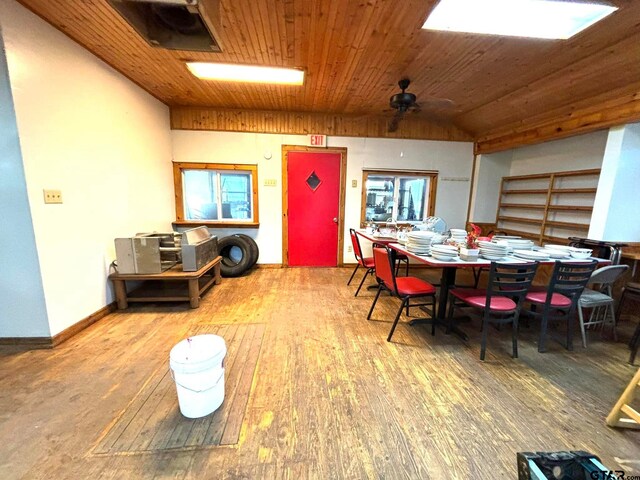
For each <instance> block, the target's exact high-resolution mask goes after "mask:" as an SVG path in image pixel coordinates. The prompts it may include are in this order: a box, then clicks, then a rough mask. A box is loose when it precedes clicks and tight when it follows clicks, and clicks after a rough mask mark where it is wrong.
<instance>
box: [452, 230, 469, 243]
mask: <svg viewBox="0 0 640 480" xmlns="http://www.w3.org/2000/svg"><path fill="white" fill-rule="evenodd" d="M466 239H467V231H466V230H463V229H462V228H452V229H451V240H453V241H454V242H456V243H464V242H465V241H466Z"/></svg>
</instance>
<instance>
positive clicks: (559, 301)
mask: <svg viewBox="0 0 640 480" xmlns="http://www.w3.org/2000/svg"><path fill="white" fill-rule="evenodd" d="M525 298H526V300H527V301H528V302H531V303H545V302H546V301H547V290H546V289H545V290H538V291H535V292H529V293H528V294H527V296H526V297H525ZM551 306H552V307H558V308H566V307H569V306H571V299H570V298H569V297H565V296H564V295H562V294H561V293H552V294H551Z"/></svg>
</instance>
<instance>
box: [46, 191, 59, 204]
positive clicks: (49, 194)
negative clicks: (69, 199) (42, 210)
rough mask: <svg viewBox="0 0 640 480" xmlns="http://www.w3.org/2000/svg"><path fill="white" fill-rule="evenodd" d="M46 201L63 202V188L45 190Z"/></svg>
mask: <svg viewBox="0 0 640 480" xmlns="http://www.w3.org/2000/svg"><path fill="white" fill-rule="evenodd" d="M44 203H62V191H61V190H46V189H45V190H44Z"/></svg>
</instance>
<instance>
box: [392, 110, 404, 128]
mask: <svg viewBox="0 0 640 480" xmlns="http://www.w3.org/2000/svg"><path fill="white" fill-rule="evenodd" d="M403 116H404V111H403V110H398V111H397V112H396V114H395V115H394V116H393V118H392V119H391V121H390V122H389V128H388V131H389V132H390V133H392V132H395V131H397V130H398V126H399V125H400V120H402V117H403Z"/></svg>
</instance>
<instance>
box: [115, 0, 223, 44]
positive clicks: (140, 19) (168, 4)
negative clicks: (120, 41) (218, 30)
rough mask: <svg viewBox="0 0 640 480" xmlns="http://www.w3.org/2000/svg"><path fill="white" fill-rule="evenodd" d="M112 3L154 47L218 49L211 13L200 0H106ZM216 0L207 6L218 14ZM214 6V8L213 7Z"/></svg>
mask: <svg viewBox="0 0 640 480" xmlns="http://www.w3.org/2000/svg"><path fill="white" fill-rule="evenodd" d="M109 3H110V4H111V6H112V7H113V8H114V9H115V10H116V11H117V12H118V13H119V14H120V15H121V16H122V17H123V18H124V19H125V20H126V21H127V22H128V23H129V24H130V25H131V26H132V27H133V28H134V29H135V30H136V31H137V32H138V33H139V34H140V36H141V37H142V38H144V39H145V40H146V41H147V42H149V44H150V45H151V46H153V47H158V48H168V49H170V50H191V51H197V52H221V51H222V49H221V47H220V43H219V42H218V41H217V40H216V38H215V37H214V32H215V29H214V23H213V21H212V17H210V16H208V15H207V13H205V7H204V5H203V3H205V2H202V1H199V0H109ZM217 4H218V1H216V0H209V1H207V2H206V5H207V6H206V9H207V11H209V12H210V15H211V14H214V15H217V14H218V13H219V12H218V11H213V10H216V9H215V6H216V5H217ZM212 8H213V9H212Z"/></svg>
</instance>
